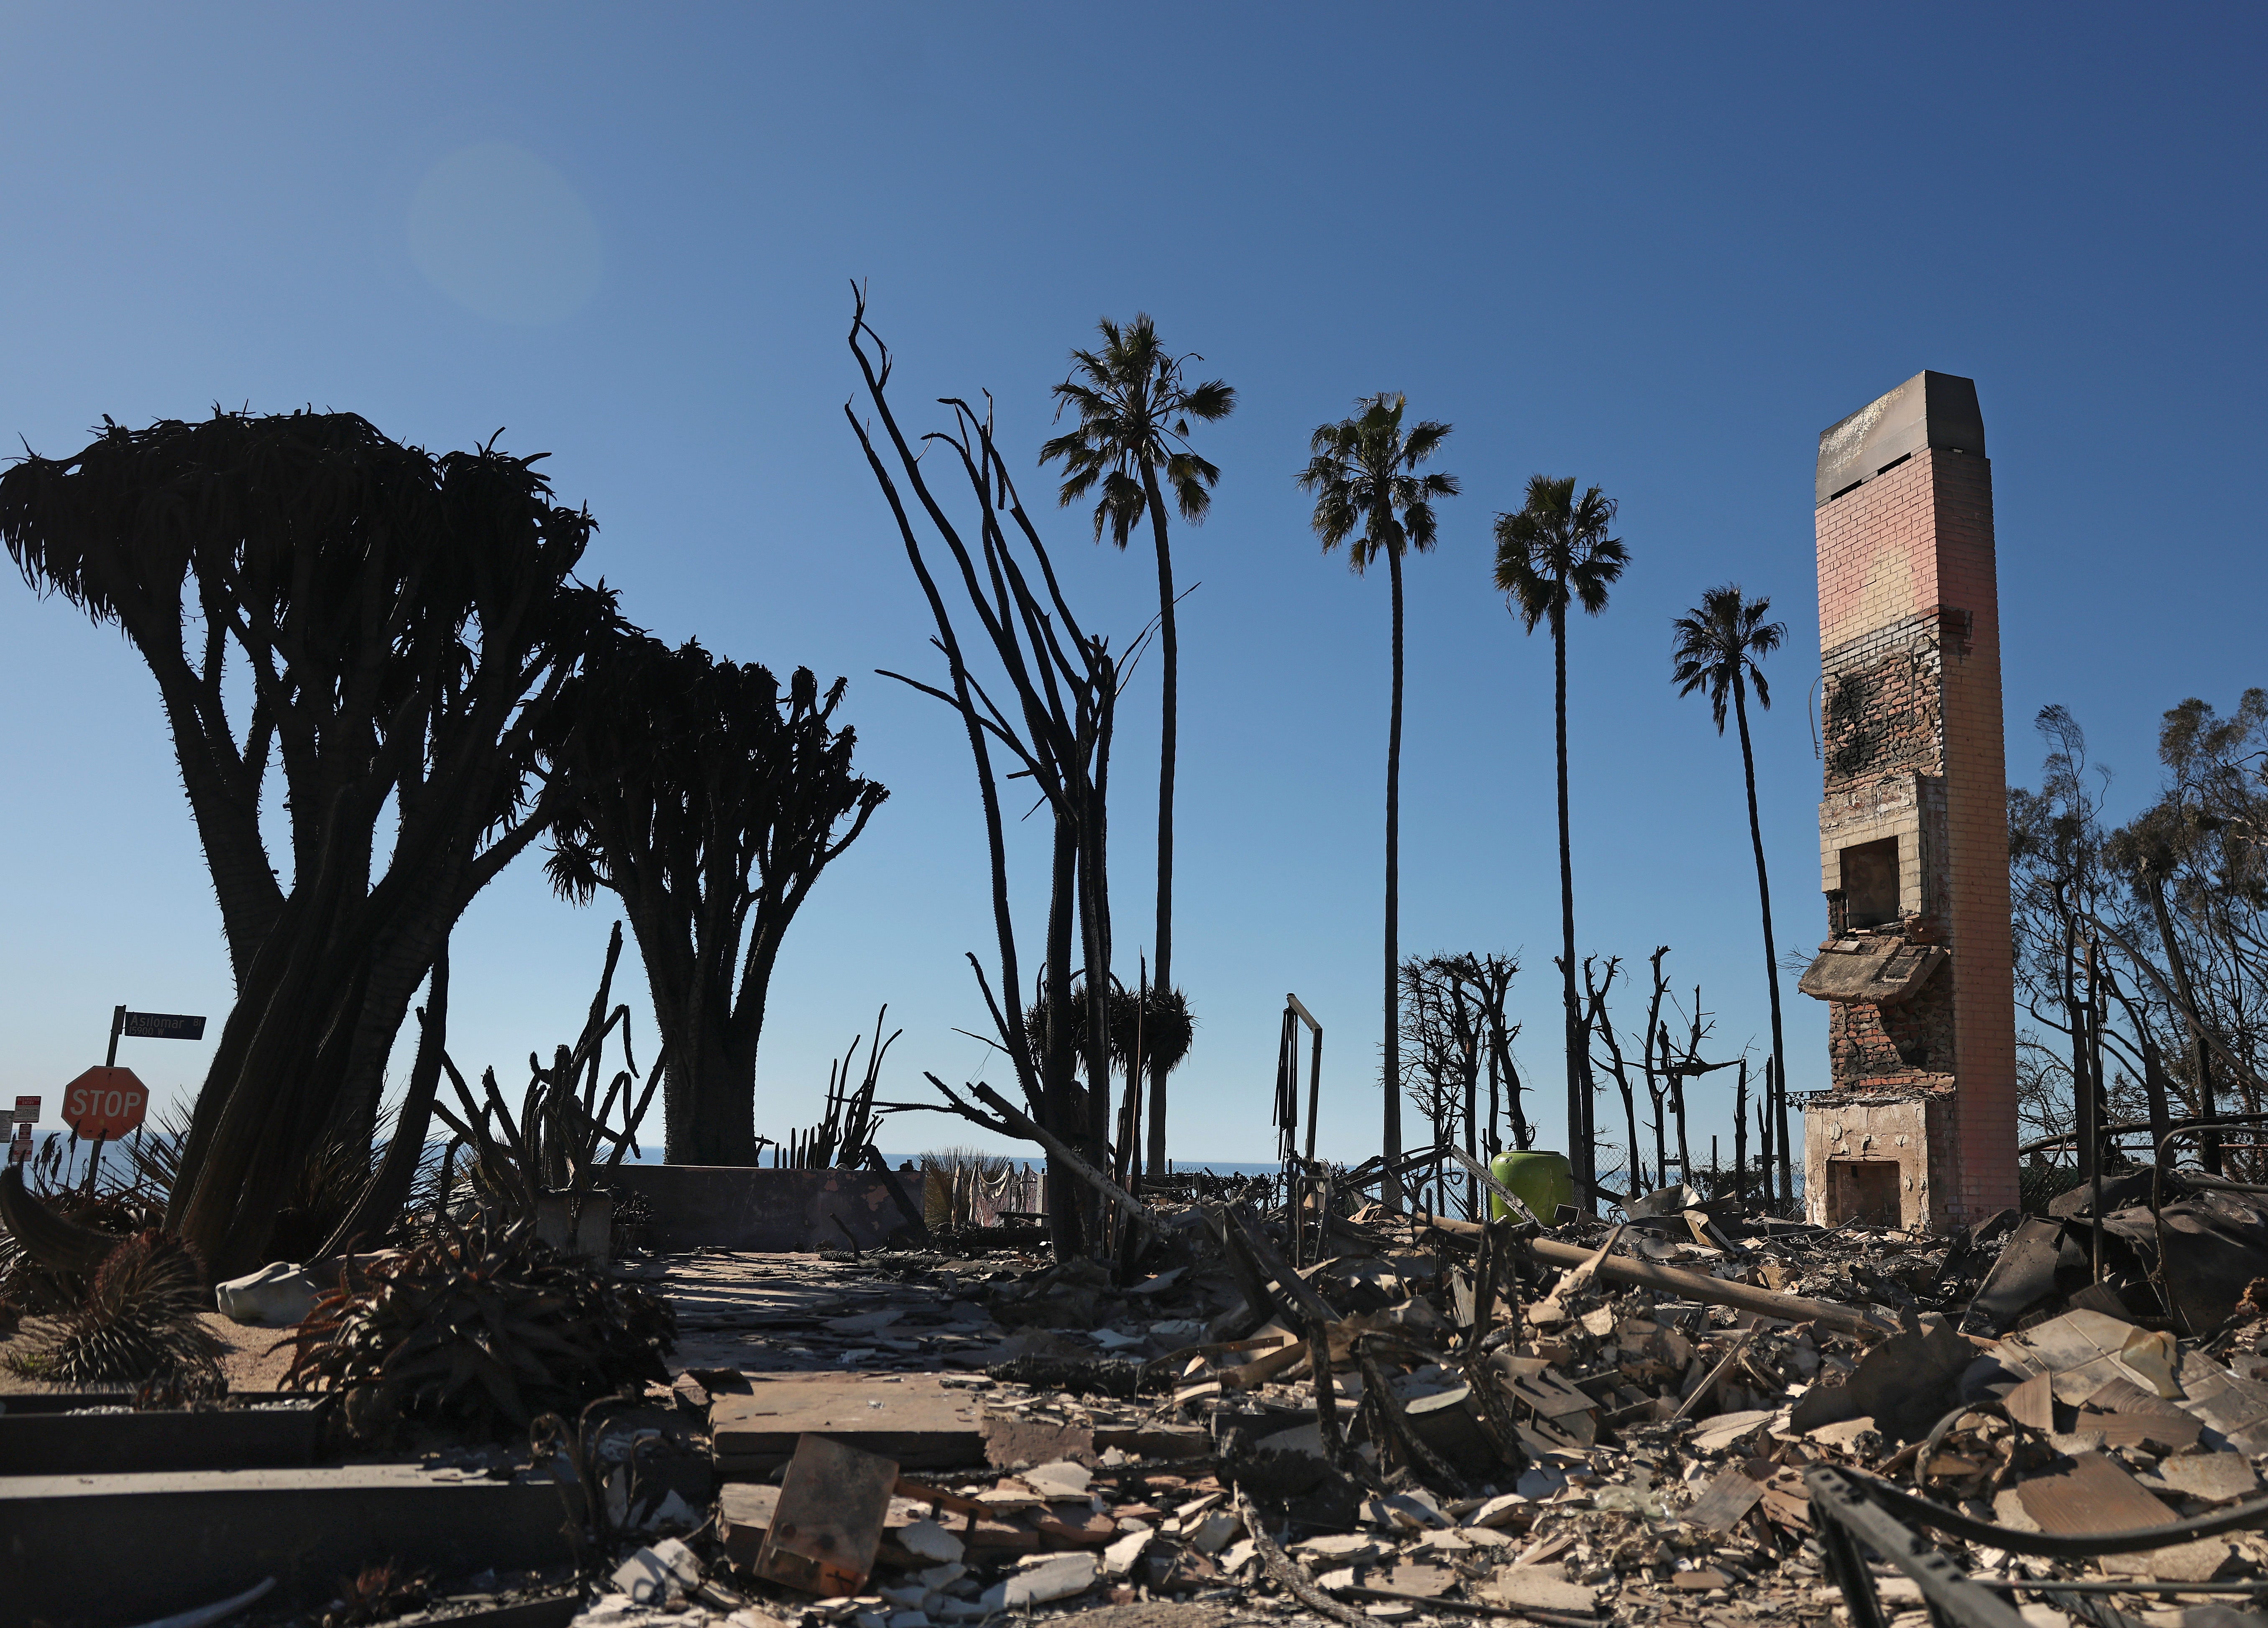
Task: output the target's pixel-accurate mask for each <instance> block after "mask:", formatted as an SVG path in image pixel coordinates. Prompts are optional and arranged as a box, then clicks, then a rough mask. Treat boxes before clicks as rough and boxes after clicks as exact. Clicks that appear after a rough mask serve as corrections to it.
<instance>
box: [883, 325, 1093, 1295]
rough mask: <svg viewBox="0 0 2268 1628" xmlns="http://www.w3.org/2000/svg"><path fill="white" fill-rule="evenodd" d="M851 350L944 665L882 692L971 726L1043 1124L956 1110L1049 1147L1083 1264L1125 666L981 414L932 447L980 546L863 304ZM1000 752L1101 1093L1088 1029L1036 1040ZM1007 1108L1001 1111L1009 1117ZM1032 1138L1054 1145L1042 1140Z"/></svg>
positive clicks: (1056, 1004) (1017, 1031) (1059, 983)
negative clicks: (1029, 507)
mask: <svg viewBox="0 0 2268 1628" xmlns="http://www.w3.org/2000/svg"><path fill="white" fill-rule="evenodd" d="M850 343H851V354H852V355H853V356H854V357H856V358H857V360H858V367H859V371H860V372H861V374H862V375H863V376H864V378H865V386H866V396H867V400H868V401H869V402H870V403H871V404H872V405H873V410H874V416H875V418H876V420H877V421H878V422H879V424H880V426H881V431H882V433H881V441H882V443H883V445H882V446H877V444H876V440H875V438H874V437H873V435H872V434H871V433H870V432H869V430H868V427H867V425H866V424H865V423H864V422H862V421H861V419H860V418H859V416H858V412H857V411H856V410H855V409H853V408H852V407H851V406H850V405H848V404H846V405H845V407H844V409H843V413H844V416H846V417H847V418H849V419H850V421H851V431H852V432H853V433H854V434H856V435H857V436H858V443H859V445H860V446H861V447H863V448H864V449H865V453H866V461H867V466H868V467H869V468H871V469H872V470H873V474H874V479H875V481H876V483H878V484H879V485H880V488H881V490H882V496H883V497H884V498H885V499H886V500H887V502H888V504H889V505H890V512H891V514H892V515H893V516H894V517H895V519H896V521H897V526H898V532H899V535H900V537H901V538H902V541H904V544H905V549H906V558H907V561H908V562H909V564H911V565H912V567H913V571H914V576H915V578H917V580H918V581H919V582H920V584H921V588H922V593H923V594H924V597H925V598H926V599H927V600H928V603H929V608H930V613H931V615H932V616H933V617H934V618H935V620H936V623H937V637H936V639H935V640H934V641H933V642H934V644H935V645H936V647H937V649H938V650H939V652H940V653H942V654H943V655H944V657H945V660H946V687H945V688H943V689H940V688H939V687H938V686H936V685H933V684H928V683H924V682H921V681H918V680H916V679H912V678H908V677H905V676H904V675H903V674H895V673H890V674H884V676H885V677H889V678H896V679H898V680H900V681H902V682H903V683H906V684H909V685H911V686H912V687H913V688H914V689H918V690H920V691H921V692H922V693H923V694H924V695H927V696H934V697H935V698H936V699H938V700H939V701H942V702H944V703H945V704H946V705H948V706H950V707H951V708H952V709H953V710H954V712H955V713H957V714H958V715H959V717H960V718H961V725H962V726H963V728H964V729H965V730H966V731H967V732H968V748H969V752H970V754H971V755H972V756H973V757H974V759H975V761H976V785H977V793H978V796H979V797H980V799H982V801H983V809H984V831H985V840H986V843H987V845H988V848H989V851H990V860H991V875H992V919H993V927H994V932H995V934H996V936H997V939H998V947H999V984H998V994H997V995H996V994H995V993H994V990H993V985H992V983H991V982H990V980H989V979H987V978H986V976H985V975H984V971H983V965H982V963H981V962H979V961H977V960H976V957H975V956H974V955H972V956H970V957H969V962H970V965H971V966H972V967H975V968H976V976H977V981H978V983H979V984H980V986H981V987H982V988H983V993H984V999H985V1004H986V1006H988V1007H989V1008H990V1013H991V1019H992V1026H993V1030H994V1033H995V1034H996V1035H997V1036H998V1043H999V1046H1000V1049H1001V1050H1002V1051H1003V1052H1005V1054H1006V1055H1007V1057H1008V1058H1009V1060H1010V1062H1011V1063H1012V1064H1013V1066H1014V1068H1015V1071H1016V1082H1017V1085H1018V1087H1020V1089H1021V1090H1022V1092H1023V1094H1024V1099H1025V1101H1026V1103H1027V1106H1028V1109H1029V1116H1028V1118H1027V1117H1026V1116H1024V1115H1023V1114H1022V1113H1020V1112H1017V1111H1016V1110H1014V1109H1010V1110H1009V1111H1010V1112H1012V1113H1015V1119H1013V1120H1012V1119H1010V1118H1009V1117H1007V1116H1006V1115H1005V1114H1004V1115H1002V1116H999V1117H997V1118H996V1117H992V1116H986V1115H984V1114H983V1113H982V1112H980V1111H979V1110H977V1109H973V1108H970V1107H969V1106H968V1104H966V1103H965V1102H962V1101H961V1100H960V1099H959V1098H957V1097H954V1095H953V1094H951V1092H950V1091H949V1090H947V1091H946V1099H947V1101H948V1102H949V1103H951V1104H952V1105H953V1109H952V1111H954V1112H957V1113H960V1114H961V1115H962V1116H964V1117H966V1118H968V1119H971V1120H973V1121H975V1122H976V1123H980V1124H983V1125H985V1126H987V1127H988V1128H990V1129H991V1130H993V1131H998V1132H999V1133H1001V1134H1004V1135H1008V1136H1012V1137H1016V1138H1020V1139H1030V1140H1038V1141H1040V1142H1041V1144H1042V1146H1045V1147H1046V1148H1047V1150H1048V1182H1049V1194H1048V1209H1049V1224H1050V1226H1051V1227H1052V1228H1053V1229H1054V1243H1055V1248H1056V1250H1057V1255H1058V1256H1061V1257H1064V1258H1069V1257H1070V1256H1076V1255H1079V1254H1083V1253H1085V1252H1086V1251H1087V1250H1088V1249H1101V1248H1104V1247H1106V1245H1107V1239H1106V1236H1105V1234H1104V1233H1103V1230H1102V1229H1101V1227H1100V1225H1099V1222H1100V1219H1101V1212H1100V1210H1099V1208H1098V1207H1097V1201H1096V1200H1095V1198H1094V1189H1093V1187H1092V1184H1091V1183H1087V1184H1084V1185H1077V1184H1075V1183H1078V1182H1083V1178H1081V1177H1079V1176H1076V1175H1074V1174H1073V1172H1074V1170H1075V1169H1076V1168H1080V1167H1084V1168H1086V1170H1088V1171H1094V1170H1100V1169H1108V1168H1109V1166H1110V1164H1111V1157H1110V1152H1109V1142H1110V1102H1109V1085H1108V1082H1109V1079H1110V1057H1109V1039H1108V1035H1109V1020H1108V1013H1107V1011H1106V1009H1105V1008H1106V1002H1107V996H1108V991H1109V988H1110V904H1109V889H1108V870H1107V866H1106V864H1105V859H1106V839H1107V836H1108V830H1107V826H1106V821H1105V818H1104V807H1105V800H1106V796H1107V792H1108V775H1109V764H1110V736H1111V728H1112V724H1113V720H1114V718H1115V716H1116V707H1117V699H1118V690H1119V683H1120V676H1121V674H1120V663H1119V659H1117V658H1116V657H1114V656H1113V655H1112V654H1111V652H1110V648H1109V644H1108V640H1106V639H1103V638H1101V637H1095V636H1093V635H1090V634H1088V633H1087V632H1086V631H1085V630H1083V629H1082V628H1081V627H1080V625H1079V619H1078V617H1077V616H1075V615H1072V613H1071V606H1070V605H1069V603H1068V602H1067V601H1066V600H1064V593H1063V587H1062V585H1061V584H1060V583H1059V582H1058V581H1057V578H1056V572H1055V567H1054V565H1053V564H1052V563H1051V562H1050V561H1049V557H1048V551H1047V548H1046V545H1045V544H1044V543H1042V541H1041V540H1040V534H1039V533H1038V531H1037V530H1036V529H1035V527H1033V525H1032V521H1031V517H1030V516H1029V515H1028V514H1027V512H1025V509H1024V505H1023V500H1022V499H1021V498H1020V497H1019V496H1018V495H1017V492H1016V485H1015V482H1014V480H1013V478H1012V477H1011V476H1010V475H1009V473H1008V465H1007V462H1006V460H1005V459H1004V458H1002V456H1001V454H1000V452H999V449H998V446H996V445H995V443H994V441H993V435H992V424H991V419H990V415H989V414H980V413H978V412H977V411H976V409H974V408H972V407H970V406H969V405H968V402H966V401H961V400H958V399H947V400H946V401H945V402H944V403H943V404H944V405H945V406H946V408H948V409H951V411H952V414H953V428H952V429H951V430H949V431H937V432H934V433H932V434H930V435H927V436H924V437H923V438H922V446H923V447H924V448H932V449H935V450H938V451H940V452H943V453H949V454H950V456H949V457H948V459H947V460H946V462H947V468H948V469H949V470H955V471H957V472H958V473H959V474H960V475H961V477H962V478H963V479H965V480H966V481H967V482H968V490H969V494H970V495H971V496H972V497H974V498H975V499H976V507H975V515H974V519H975V526H974V533H973V540H972V537H971V536H970V535H969V534H965V533H964V531H963V529H962V527H961V525H958V524H956V523H955V522H954V519H952V518H951V517H950V516H949V515H948V514H947V512H946V507H945V505H944V504H943V503H942V502H941V501H940V500H939V496H938V494H937V493H936V492H935V491H934V490H932V487H931V485H930V483H929V481H928V479H927V476H926V475H925V474H924V466H923V460H922V457H921V454H920V452H919V451H917V448H916V446H914V444H913V443H911V442H909V441H908V439H907V438H906V436H905V432H904V431H902V429H900V427H899V424H898V421H897V416H896V415H895V413H893V412H892V411H891V409H890V402H889V394H888V386H889V378H890V355H889V351H888V349H887V347H886V346H884V345H883V343H882V342H881V340H880V336H879V335H876V334H875V333H874V331H873V328H869V327H868V326H867V325H866V307H865V297H864V295H863V294H861V295H860V296H859V298H858V303H857V309H856V311H855V312H854V313H853V316H852V319H851V335H850ZM885 447H887V457H886V456H885V451H884V448H885ZM893 468H895V471H896V473H895V474H893V472H892V471H893ZM901 480H902V482H903V483H904V484H903V486H902V487H901V485H900V482H901ZM907 493H910V494H911V497H912V500H913V503H914V504H915V505H917V507H918V509H919V511H920V512H921V514H922V516H923V517H924V519H926V520H927V522H928V527H929V529H930V530H932V531H933V532H934V533H935V534H936V535H937V537H938V538H939V540H940V541H942V543H943V545H944V548H945V550H946V554H947V555H948V556H950V559H951V565H950V568H949V569H950V570H951V571H952V572H953V573H954V574H955V575H956V576H957V578H958V580H959V585H960V590H961V596H963V597H965V598H966V600H967V602H968V615H970V616H972V617H973V618H974V620H975V621H976V625H977V627H978V629H979V630H980V634H981V637H982V639H983V645H985V646H986V647H989V649H990V652H991V656H992V661H991V662H990V664H989V665H990V667H992V668H993V669H995V670H997V673H998V678H997V679H996V680H995V682H996V683H1005V685H1006V686H1007V695H1006V700H1005V705H1004V704H1002V703H1001V702H999V701H997V700H996V699H995V698H994V696H993V695H992V694H991V693H990V691H989V690H988V689H986V687H985V683H984V681H983V680H982V679H980V678H979V677H978V676H977V674H976V672H975V671H974V670H972V667H971V665H970V662H969V659H968V651H967V648H966V647H965V646H964V645H962V644H961V636H960V631H959V629H958V626H957V624H956V623H955V622H954V613H953V611H952V610H951V609H950V608H948V606H947V604H946V589H945V588H944V587H941V586H939V581H938V578H937V576H936V574H935V573H933V572H932V571H931V569H930V564H929V558H928V556H927V555H926V554H925V553H924V549H923V543H922V531H921V528H920V527H918V526H917V522H916V520H915V518H914V515H913V513H912V512H910V511H909V509H908V506H907ZM1027 562H1028V564H1027ZM1035 572H1036V575H1037V578H1038V583H1037V586H1035V583H1034V573H1035ZM996 748H997V749H998V751H999V752H1001V753H1003V754H1005V756H1006V757H1007V758H1008V759H1009V760H1010V762H1012V763H1013V768H1012V769H1011V770H1009V774H1008V777H1010V778H1019V777H1027V778H1029V779H1030V780H1031V781H1032V783H1033V784H1034V785H1035V786H1037V787H1038V788H1039V792H1040V795H1041V797H1042V799H1044V800H1045V802H1046V803H1047V806H1048V808H1049V813H1050V814H1052V815H1053V816H1054V832H1053V843H1052V855H1051V864H1050V866H1049V895H1048V924H1047V940H1046V951H1045V957H1044V961H1043V966H1042V972H1041V974H1040V984H1039V987H1040V991H1041V994H1040V999H1039V1003H1038V1004H1039V1006H1040V1007H1041V1008H1042V1011H1045V1012H1050V1013H1057V1014H1061V1013H1064V1009H1065V1005H1066V1001H1067V998H1068V997H1069V993H1070V991H1071V990H1072V988H1073V987H1074V985H1073V973H1074V969H1075V968H1076V969H1077V971H1078V973H1079V976H1080V977H1081V979H1082V980H1083V991H1084V993H1085V996H1086V1005H1087V1012H1086V1025H1085V1041H1086V1059H1085V1060H1086V1067H1085V1071H1084V1072H1085V1073H1086V1079H1087V1080H1088V1081H1090V1082H1094V1088H1092V1089H1088V1088H1083V1087H1081V1085H1080V1084H1079V1079H1077V1077H1076V1076H1077V1073H1078V1072H1079V1071H1077V1070H1076V1069H1075V1067H1074V1061H1073V1059H1074V1044H1075V1040H1076V1031H1075V1030H1074V1028H1073V1026H1072V1025H1071V1023H1070V1022H1069V1021H1068V1020H1047V1021H1043V1023H1042V1040H1041V1041H1040V1042H1039V1043H1037V1044H1036V1045H1035V1043H1034V1042H1033V1040H1032V1038H1031V1035H1030V1033H1029V1031H1028V1030H1027V1027H1026V1023H1025V1018H1024V1011H1023V1005H1022V1001H1023V989H1024V983H1023V976H1022V973H1021V971H1020V961H1019V957H1018V954H1017V946H1016V929H1015V921H1014V917H1013V914H1012V913H1011V910H1010V908H1009V903H1008V849H1007V836H1006V832H1005V825H1004V821H1003V818H1002V814H1001V807H1000V785H999V782H1000V773H999V770H998V769H997V768H996V766H995V763H994V756H993V755H994V752H995V750H996ZM1074 935H1076V938H1077V939H1078V951H1077V954H1076V955H1075V954H1074V951H1073V947H1072V943H1073V938H1074ZM1058 992H1060V994H1058ZM932 1081H933V1083H934V1077H932ZM940 1089H944V1087H942V1086H940ZM978 1090H979V1092H980V1095H983V1094H986V1093H988V1092H989V1088H988V1087H978ZM1004 1101H1005V1099H998V1101H996V1102H995V1107H996V1109H997V1107H998V1102H1004ZM1019 1121H1020V1122H1021V1123H1018V1122H1019ZM1031 1131H1037V1132H1038V1133H1039V1134H1038V1135H1036V1136H1033V1135H1030V1134H1029V1132H1031ZM1066 1155H1068V1156H1066Z"/></svg>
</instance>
